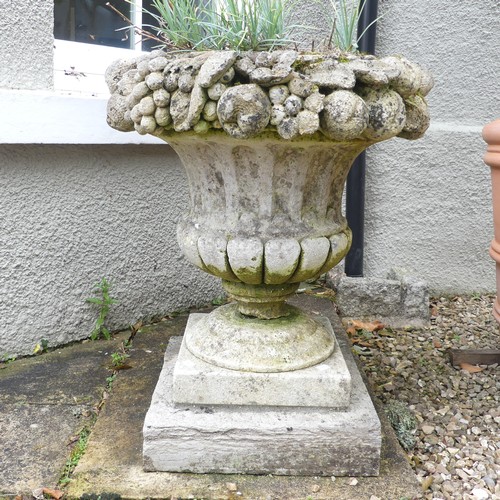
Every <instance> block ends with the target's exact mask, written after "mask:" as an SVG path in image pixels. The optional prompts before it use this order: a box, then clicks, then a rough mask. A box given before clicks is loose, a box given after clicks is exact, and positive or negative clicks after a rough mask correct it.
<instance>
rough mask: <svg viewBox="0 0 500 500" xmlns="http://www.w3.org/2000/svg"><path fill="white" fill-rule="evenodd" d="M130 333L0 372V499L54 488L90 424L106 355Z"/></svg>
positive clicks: (105, 374)
mask: <svg viewBox="0 0 500 500" xmlns="http://www.w3.org/2000/svg"><path fill="white" fill-rule="evenodd" d="M129 335H130V333H122V334H119V335H117V336H115V337H114V338H113V339H112V340H109V341H95V342H83V343H79V344H74V345H72V346H69V347H65V348H61V349H56V350H54V351H51V352H49V353H46V354H43V355H40V356H36V357H30V358H24V359H20V360H17V361H14V362H12V363H9V364H7V365H3V367H2V369H1V370H0V498H2V497H8V496H10V495H12V496H15V495H16V494H18V493H30V492H31V491H32V490H33V489H36V488H41V487H47V488H54V487H55V486H56V485H57V482H58V480H59V478H60V476H61V472H62V470H63V468H64V465H65V463H66V461H67V459H68V457H69V454H70V451H71V447H72V445H73V441H74V436H75V435H76V434H78V433H79V431H80V430H81V429H82V428H83V427H84V426H85V425H89V424H90V423H91V422H92V415H93V412H94V408H95V407H96V406H97V405H98V404H99V402H100V401H101V399H102V395H103V391H104V389H105V388H106V378H107V377H108V376H109V375H110V373H111V372H110V370H109V369H108V364H109V362H110V354H111V353H112V352H114V351H117V350H118V349H119V347H120V345H121V343H122V340H124V339H126V338H128V336H129Z"/></svg>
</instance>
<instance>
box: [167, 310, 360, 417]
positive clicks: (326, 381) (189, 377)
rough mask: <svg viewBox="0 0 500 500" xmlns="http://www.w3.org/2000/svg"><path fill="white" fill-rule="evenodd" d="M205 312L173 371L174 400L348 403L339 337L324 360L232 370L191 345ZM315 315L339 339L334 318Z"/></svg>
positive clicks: (193, 321) (191, 324)
mask: <svg viewBox="0 0 500 500" xmlns="http://www.w3.org/2000/svg"><path fill="white" fill-rule="evenodd" d="M204 316H206V315H204V314H191V315H190V316H189V320H188V323H187V326H186V331H185V333H184V341H183V343H182V345H181V349H180V352H179V356H178V358H177V362H176V363H175V368H174V375H173V401H175V402H176V403H188V404H203V405H224V404H228V405H262V406H299V407H300V406H312V407H329V408H336V409H341V408H347V406H349V400H350V395H351V375H350V373H349V369H348V368H347V365H346V363H345V361H344V356H343V355H342V351H341V350H340V347H339V345H338V343H337V341H336V340H334V342H335V348H334V351H333V354H332V355H331V356H330V357H329V358H328V359H327V360H325V361H323V362H322V363H319V364H317V365H314V366H311V367H309V368H303V369H301V370H294V371H288V372H280V373H256V372H245V371H236V370H228V369H226V368H220V367H218V366H215V365H212V364H210V363H206V362H204V361H202V360H201V359H199V358H197V357H196V356H194V355H193V354H191V352H190V351H189V350H188V349H187V347H186V342H187V340H189V336H190V335H191V334H193V333H194V332H195V331H196V333H198V334H200V333H201V334H203V332H200V331H199V329H200V325H202V324H204V323H203V322H202V319H203V317H204ZM315 320H316V321H317V322H318V323H320V324H321V325H322V326H324V327H325V330H326V331H327V332H328V333H329V334H330V335H331V336H332V338H333V339H335V334H334V333H333V329H332V326H331V324H330V321H329V320H328V319H327V318H323V317H321V316H318V317H316V318H315Z"/></svg>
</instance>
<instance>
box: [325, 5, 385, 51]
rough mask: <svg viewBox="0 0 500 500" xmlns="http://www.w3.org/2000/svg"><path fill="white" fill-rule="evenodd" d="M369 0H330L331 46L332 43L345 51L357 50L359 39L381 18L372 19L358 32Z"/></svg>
mask: <svg viewBox="0 0 500 500" xmlns="http://www.w3.org/2000/svg"><path fill="white" fill-rule="evenodd" d="M367 1H368V0H330V5H331V6H332V12H333V16H332V17H331V19H332V21H331V35H330V40H329V44H328V45H329V46H331V45H332V44H333V45H334V46H335V47H338V48H339V49H340V50H342V51H344V52H355V51H356V50H357V48H358V41H359V39H360V38H361V37H362V36H363V35H364V34H365V33H366V31H367V30H368V29H369V28H370V27H371V26H372V25H373V24H374V23H376V22H377V21H378V19H380V16H379V17H378V18H377V19H376V20H375V21H372V22H371V23H370V24H369V25H368V26H367V27H366V28H365V30H364V31H363V32H362V33H357V28H358V21H359V18H360V17H361V15H362V13H363V10H364V8H365V6H366V2H367Z"/></svg>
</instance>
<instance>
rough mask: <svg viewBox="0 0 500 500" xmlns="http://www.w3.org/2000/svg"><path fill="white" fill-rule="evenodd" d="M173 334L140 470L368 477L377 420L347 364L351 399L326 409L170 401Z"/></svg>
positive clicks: (375, 456)
mask: <svg viewBox="0 0 500 500" xmlns="http://www.w3.org/2000/svg"><path fill="white" fill-rule="evenodd" d="M180 344H181V339H178V338H174V339H172V340H171V341H170V343H169V345H168V348H167V351H166V354H165V362H164V366H163V369H162V372H161V375H160V379H159V381H158V384H157V386H156V389H155V392H154V394H153V398H152V402H151V406H150V408H149V411H148V413H147V415H146V419H145V422H144V428H143V436H144V446H143V459H144V468H145V470H148V471H171V472H197V473H226V474H235V473H247V474H277V475H306V476H307V475H312V476H330V475H335V476H351V475H352V476H371V475H377V474H378V472H379V465H380V449H381V429H380V421H379V419H378V416H377V413H376V411H375V408H374V406H373V403H372V401H371V399H370V396H369V395H368V392H367V390H366V387H365V385H364V384H363V381H362V379H361V375H360V373H359V371H358V369H357V367H356V364H355V361H354V359H353V358H352V355H351V354H350V352H349V351H348V350H345V351H344V357H345V359H346V363H347V365H348V368H349V371H350V372H351V377H352V394H351V404H350V405H349V408H348V409H346V410H345V411H332V409H329V408H310V407H306V408H304V407H302V408H300V407H276V406H274V407H273V406H235V405H210V406H208V405H185V404H175V403H174V402H173V400H172V392H173V391H172V382H173V370H174V364H175V362H176V359H177V355H178V352H179V349H180Z"/></svg>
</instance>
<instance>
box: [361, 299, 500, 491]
mask: <svg viewBox="0 0 500 500" xmlns="http://www.w3.org/2000/svg"><path fill="white" fill-rule="evenodd" d="M493 301H494V296H492V295H483V296H474V297H436V298H432V299H431V300H430V318H431V320H430V325H429V326H427V327H425V328H412V329H409V330H403V329H402V330H397V329H394V330H386V329H382V330H379V331H377V332H370V336H369V337H366V338H365V337H363V341H364V342H365V343H367V344H369V345H370V347H365V349H366V350H363V351H358V350H355V352H356V353H357V355H358V356H359V359H360V361H361V363H362V366H363V368H364V371H365V373H366V375H367V378H368V380H369V382H370V384H371V386H372V389H373V391H374V393H375V395H376V397H377V398H378V399H379V400H381V402H382V403H383V404H388V403H389V402H391V401H393V400H394V398H395V397H397V400H398V401H399V402H401V403H403V404H405V405H406V406H407V408H408V409H409V410H410V411H411V412H413V414H414V415H415V418H416V420H417V421H418V422H420V425H419V429H420V430H419V431H417V432H416V434H415V438H416V445H415V447H414V448H413V449H411V450H410V451H409V452H408V459H409V461H410V463H411V465H412V467H413V469H414V471H415V474H416V475H417V478H418V479H419V481H420V482H421V484H422V496H421V498H423V499H425V500H435V499H452V500H463V499H471V500H481V499H495V498H497V499H498V498H500V481H499V477H500V419H499V418H498V416H499V415H498V413H497V412H498V411H499V409H500V372H499V370H498V367H497V366H496V365H489V366H484V367H482V368H483V370H482V371H481V372H477V373H468V372H467V371H466V370H462V369H460V367H454V366H452V365H451V363H450V361H449V357H448V355H447V351H448V349H450V348H454V349H487V348H491V349H498V328H499V327H498V324H497V323H496V321H495V320H494V319H493V316H492V307H493ZM358 337H359V335H358V334H356V335H355V336H354V337H353V344H354V345H356V339H357V338H358ZM388 383H391V384H392V386H393V389H392V390H390V391H389V390H388V388H387V384H388ZM485 388H486V390H487V391H489V392H486V393H485V394H486V395H485V396H482V397H479V396H478V395H479V394H481V393H482V392H483V391H484V390H485ZM431 429H433V431H432V432H431ZM495 495H497V497H495Z"/></svg>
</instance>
